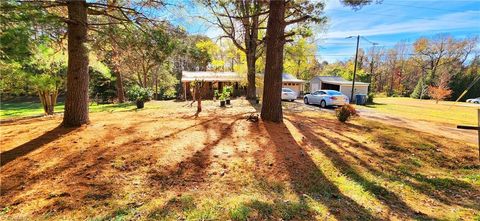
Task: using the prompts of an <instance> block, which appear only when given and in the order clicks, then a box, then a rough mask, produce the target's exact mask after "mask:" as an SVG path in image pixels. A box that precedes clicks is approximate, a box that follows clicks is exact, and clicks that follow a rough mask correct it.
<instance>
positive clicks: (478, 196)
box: [0, 100, 480, 220]
mask: <svg viewBox="0 0 480 221" xmlns="http://www.w3.org/2000/svg"><path fill="white" fill-rule="evenodd" d="M232 104H233V105H232V106H231V107H227V108H220V107H217V104H216V103H213V102H204V108H203V112H201V113H200V114H195V110H196V108H195V107H189V106H188V104H187V103H185V102H173V101H164V102H149V103H147V104H146V106H155V107H157V108H149V109H146V110H138V111H119V112H115V111H114V112H101V113H93V114H91V123H90V124H89V125H86V126H83V127H81V128H75V129H71V128H63V127H60V126H59V124H60V122H61V116H54V117H49V118H40V119H30V120H21V121H15V122H11V123H4V124H2V125H1V126H0V136H1V141H0V145H1V149H0V151H1V168H0V179H1V180H0V181H1V183H0V220H64V219H66V220H414V219H421V220H440V219H444V220H453V219H460V220H472V219H474V218H479V217H480V213H479V212H478V211H479V210H480V204H479V203H478V202H480V167H479V163H478V162H479V161H478V159H477V149H476V148H475V146H474V145H471V144H465V143H464V142H460V141H456V140H453V139H448V138H445V137H441V136H435V135H432V134H428V133H422V132H417V131H413V130H410V129H405V128H400V127H394V126H392V125H384V124H381V123H378V122H374V121H369V120H366V119H354V120H353V121H351V122H349V123H346V124H343V123H339V122H338V121H337V120H336V119H335V118H334V116H333V115H332V114H331V113H324V112H319V111H315V110H312V109H309V108H308V107H304V106H301V105H298V104H295V103H288V104H286V105H285V110H284V113H285V122H284V123H283V124H273V123H264V122H262V121H259V122H251V121H247V120H246V118H247V117H248V116H249V115H251V114H252V113H256V111H257V110H258V106H252V105H250V104H249V103H248V102H247V101H243V100H234V101H232Z"/></svg>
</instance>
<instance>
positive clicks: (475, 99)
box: [467, 97, 480, 104]
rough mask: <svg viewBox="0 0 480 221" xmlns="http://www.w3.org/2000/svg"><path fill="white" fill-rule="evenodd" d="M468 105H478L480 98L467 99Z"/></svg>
mask: <svg viewBox="0 0 480 221" xmlns="http://www.w3.org/2000/svg"><path fill="white" fill-rule="evenodd" d="M467 102H468V103H474V104H480V97H477V98H471V99H467Z"/></svg>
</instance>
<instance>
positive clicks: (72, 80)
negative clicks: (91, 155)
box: [63, 0, 89, 127]
mask: <svg viewBox="0 0 480 221" xmlns="http://www.w3.org/2000/svg"><path fill="white" fill-rule="evenodd" d="M67 9H68V19H69V22H68V29H67V30H68V68H67V94H66V98H65V114H64V115H63V125H64V126H72V127H76V126H81V125H83V124H86V123H88V122H89V118H88V80H89V76H88V49H87V46H86V43H87V3H86V1H85V0H78V1H68V2H67Z"/></svg>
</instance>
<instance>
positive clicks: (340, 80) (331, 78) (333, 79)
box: [310, 76, 370, 86]
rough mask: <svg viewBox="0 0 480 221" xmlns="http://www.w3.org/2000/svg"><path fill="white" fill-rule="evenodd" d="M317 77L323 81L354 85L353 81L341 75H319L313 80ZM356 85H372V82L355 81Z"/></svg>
mask: <svg viewBox="0 0 480 221" xmlns="http://www.w3.org/2000/svg"><path fill="white" fill-rule="evenodd" d="M316 79H318V80H320V81H321V82H322V83H327V84H335V85H352V81H347V80H345V79H344V78H342V77H339V76H317V77H314V78H313V79H312V80H316ZM312 80H310V81H312ZM355 85H358V86H368V85H370V83H365V82H360V81H355Z"/></svg>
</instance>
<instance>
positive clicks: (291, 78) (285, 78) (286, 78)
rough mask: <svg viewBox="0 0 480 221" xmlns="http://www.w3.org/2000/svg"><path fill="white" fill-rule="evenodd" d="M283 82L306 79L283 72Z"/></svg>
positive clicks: (297, 81) (300, 81)
mask: <svg viewBox="0 0 480 221" xmlns="http://www.w3.org/2000/svg"><path fill="white" fill-rule="evenodd" d="M282 82H288V83H304V82H305V81H304V80H300V79H298V78H296V77H294V76H293V75H291V74H287V73H283V74H282Z"/></svg>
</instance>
